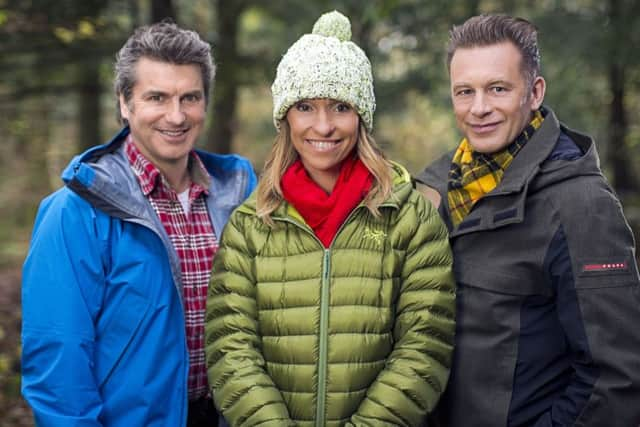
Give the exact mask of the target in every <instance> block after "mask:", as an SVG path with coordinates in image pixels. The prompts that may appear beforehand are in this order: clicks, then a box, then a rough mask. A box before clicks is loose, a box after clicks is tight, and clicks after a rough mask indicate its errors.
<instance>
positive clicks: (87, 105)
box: [78, 58, 102, 151]
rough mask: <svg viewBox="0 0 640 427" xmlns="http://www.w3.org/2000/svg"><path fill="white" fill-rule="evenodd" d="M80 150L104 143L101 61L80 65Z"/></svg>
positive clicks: (92, 60) (92, 59) (89, 61)
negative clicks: (101, 119)
mask: <svg viewBox="0 0 640 427" xmlns="http://www.w3.org/2000/svg"><path fill="white" fill-rule="evenodd" d="M78 83H79V85H78V86H79V93H78V98H79V99H78V130H79V132H78V138H79V144H78V145H79V147H78V148H79V149H80V151H83V150H84V149H86V148H88V147H91V146H93V145H96V144H100V143H102V137H101V129H100V95H101V92H102V91H101V87H100V61H98V60H97V59H94V58H91V59H90V60H88V61H84V62H81V63H79V64H78Z"/></svg>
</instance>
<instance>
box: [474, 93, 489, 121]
mask: <svg viewBox="0 0 640 427" xmlns="http://www.w3.org/2000/svg"><path fill="white" fill-rule="evenodd" d="M487 101H488V100H487V97H486V96H485V95H484V94H483V93H481V92H478V93H476V95H475V96H474V97H473V102H472V104H471V110H470V111H471V114H473V115H474V116H478V117H482V116H486V115H487V114H489V113H490V112H491V106H490V105H489V103H488V102H487Z"/></svg>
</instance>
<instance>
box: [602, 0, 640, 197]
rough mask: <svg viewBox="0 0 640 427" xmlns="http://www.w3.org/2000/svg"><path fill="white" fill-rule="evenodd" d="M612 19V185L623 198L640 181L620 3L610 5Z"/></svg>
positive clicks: (610, 68) (609, 157)
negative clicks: (630, 142)
mask: <svg viewBox="0 0 640 427" xmlns="http://www.w3.org/2000/svg"><path fill="white" fill-rule="evenodd" d="M609 19H610V25H611V29H612V31H613V35H612V42H613V43H611V44H610V46H611V50H612V52H611V54H610V55H609V66H608V68H609V90H610V91H611V106H610V110H609V147H608V148H609V149H608V153H609V155H608V156H607V157H608V160H609V166H610V167H611V171H612V174H611V175H612V176H611V178H612V184H613V186H614V188H615V189H616V191H618V192H619V193H621V195H622V196H624V194H626V193H632V192H637V191H639V190H640V185H639V184H638V180H637V177H636V176H635V174H634V173H633V169H632V168H631V164H630V162H631V153H630V152H629V147H628V146H627V144H626V139H627V133H628V130H629V125H628V120H627V110H626V106H625V102H624V101H625V99H624V98H625V84H626V80H625V79H626V74H625V56H626V55H627V54H628V52H622V51H621V49H622V47H623V46H625V44H624V43H623V41H624V40H625V37H626V31H625V27H626V26H625V16H624V11H623V8H622V7H621V4H620V1H619V0H610V1H609Z"/></svg>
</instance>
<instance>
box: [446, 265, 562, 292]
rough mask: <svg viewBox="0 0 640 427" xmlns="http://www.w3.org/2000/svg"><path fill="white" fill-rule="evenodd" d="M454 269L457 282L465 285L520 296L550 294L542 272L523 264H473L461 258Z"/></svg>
mask: <svg viewBox="0 0 640 427" xmlns="http://www.w3.org/2000/svg"><path fill="white" fill-rule="evenodd" d="M454 269H455V275H456V280H457V282H458V283H460V284H464V285H465V286H471V287H474V288H480V289H482V290H485V291H488V292H496V293H499V294H507V295H514V296H521V297H527V296H531V295H543V296H547V297H549V296H552V290H551V287H550V286H549V284H548V283H547V281H546V280H545V279H544V277H543V276H542V274H541V273H540V272H539V271H536V270H534V269H531V270H530V271H528V269H527V268H526V267H524V266H514V268H511V269H506V268H496V267H492V266H487V265H477V264H473V263H470V262H468V261H465V259H464V258H461V259H460V261H459V262H457V263H456V264H455V266H454Z"/></svg>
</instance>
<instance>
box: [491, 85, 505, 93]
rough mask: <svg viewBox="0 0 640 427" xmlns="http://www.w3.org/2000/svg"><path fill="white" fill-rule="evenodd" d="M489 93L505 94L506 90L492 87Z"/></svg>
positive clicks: (500, 87)
mask: <svg viewBox="0 0 640 427" xmlns="http://www.w3.org/2000/svg"><path fill="white" fill-rule="evenodd" d="M491 91H492V92H494V93H504V92H507V88H506V87H504V86H492V87H491Z"/></svg>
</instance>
